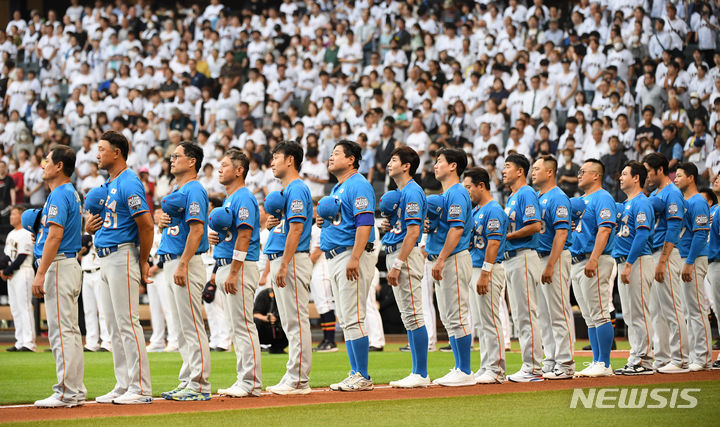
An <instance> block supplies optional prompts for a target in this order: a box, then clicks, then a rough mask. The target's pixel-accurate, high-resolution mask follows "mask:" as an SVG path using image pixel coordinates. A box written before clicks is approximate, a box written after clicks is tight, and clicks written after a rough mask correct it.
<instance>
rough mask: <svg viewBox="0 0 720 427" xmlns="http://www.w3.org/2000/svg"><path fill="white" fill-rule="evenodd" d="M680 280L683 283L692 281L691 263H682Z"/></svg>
mask: <svg viewBox="0 0 720 427" xmlns="http://www.w3.org/2000/svg"><path fill="white" fill-rule="evenodd" d="M682 281H683V282H685V283H690V282H692V281H693V265H692V264H684V265H683V269H682Z"/></svg>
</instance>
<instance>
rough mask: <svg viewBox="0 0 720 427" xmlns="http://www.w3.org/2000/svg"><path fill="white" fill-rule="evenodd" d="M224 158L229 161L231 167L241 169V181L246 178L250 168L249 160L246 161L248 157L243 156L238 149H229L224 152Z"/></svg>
mask: <svg viewBox="0 0 720 427" xmlns="http://www.w3.org/2000/svg"><path fill="white" fill-rule="evenodd" d="M224 157H227V158H228V159H230V162H232V164H233V166H235V167H236V168H238V167H240V168H242V170H243V179H245V177H247V174H248V170H249V168H250V159H248V156H247V155H245V153H244V152H243V151H242V150H240V149H239V148H235V147H230V148H228V150H227V151H226V152H225V155H224Z"/></svg>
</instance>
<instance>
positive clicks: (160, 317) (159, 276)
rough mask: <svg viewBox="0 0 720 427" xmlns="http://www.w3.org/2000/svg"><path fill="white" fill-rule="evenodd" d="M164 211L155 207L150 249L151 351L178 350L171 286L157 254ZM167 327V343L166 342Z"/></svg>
mask: <svg viewBox="0 0 720 427" xmlns="http://www.w3.org/2000/svg"><path fill="white" fill-rule="evenodd" d="M162 213H163V212H162V209H155V211H154V212H153V220H154V222H155V234H154V237H153V247H152V249H151V250H150V256H151V257H152V260H153V265H151V266H150V272H149V274H150V277H152V283H148V284H147V285H145V286H146V287H147V294H148V300H149V302H150V322H151V324H152V336H151V337H150V345H149V346H148V347H147V351H148V352H149V353H151V352H158V353H159V352H163V351H166V352H171V351H178V345H177V325H175V321H174V319H173V317H172V315H171V313H170V309H169V307H168V304H169V303H170V301H171V294H170V288H169V285H168V281H167V280H166V277H165V271H164V270H163V268H162V265H161V262H160V257H159V256H158V255H157V250H158V247H159V246H160V239H161V238H162V230H161V229H160V227H158V225H157V224H159V223H160V221H161V218H162ZM166 329H167V345H166V344H165V330H166Z"/></svg>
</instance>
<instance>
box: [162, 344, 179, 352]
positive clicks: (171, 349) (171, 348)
mask: <svg viewBox="0 0 720 427" xmlns="http://www.w3.org/2000/svg"><path fill="white" fill-rule="evenodd" d="M163 351H164V352H165V353H177V352H178V351H180V349H179V348H178V346H176V345H170V344H168V345H167V347H165V349H164V350H163Z"/></svg>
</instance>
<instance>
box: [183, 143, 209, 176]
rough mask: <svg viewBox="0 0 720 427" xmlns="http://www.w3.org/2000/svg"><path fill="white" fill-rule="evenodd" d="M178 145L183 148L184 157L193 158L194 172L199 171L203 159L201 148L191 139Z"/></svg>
mask: <svg viewBox="0 0 720 427" xmlns="http://www.w3.org/2000/svg"><path fill="white" fill-rule="evenodd" d="M178 146H179V147H182V148H183V152H184V153H185V157H190V158H191V159H195V172H196V173H197V172H200V166H201V165H202V161H203V149H202V148H200V146H199V145H197V144H196V143H194V142H192V141H183V142H181V143H180V145H178Z"/></svg>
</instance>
